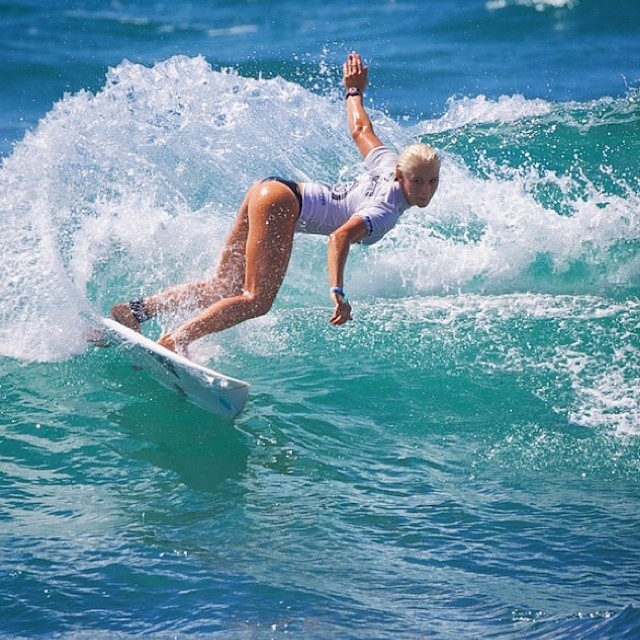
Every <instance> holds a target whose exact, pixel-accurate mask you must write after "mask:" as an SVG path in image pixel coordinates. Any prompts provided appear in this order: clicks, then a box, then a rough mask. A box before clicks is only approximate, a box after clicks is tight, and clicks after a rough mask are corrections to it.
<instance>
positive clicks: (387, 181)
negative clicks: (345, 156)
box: [296, 146, 409, 244]
mask: <svg viewBox="0 0 640 640" xmlns="http://www.w3.org/2000/svg"><path fill="white" fill-rule="evenodd" d="M397 161H398V154H397V153H394V152H393V151H391V149H389V148H388V147H384V146H382V147H376V148H375V149H372V150H371V151H370V152H369V153H368V154H367V157H366V158H365V160H364V163H365V167H366V168H367V173H365V174H363V175H362V176H359V177H358V178H356V179H355V180H352V181H351V182H342V183H338V184H334V185H326V184H322V183H318V182H304V183H302V208H301V210H300V217H299V218H298V222H297V225H296V231H300V232H302V233H317V234H322V235H329V234H330V233H332V232H334V231H335V230H336V229H338V228H339V227H341V226H342V225H343V224H344V223H345V222H346V221H347V220H349V218H351V217H352V216H354V215H355V216H359V217H360V218H362V219H363V220H364V223H365V224H366V225H367V230H368V234H367V236H365V238H363V240H362V243H363V244H373V243H374V242H377V241H378V240H380V238H382V236H384V235H385V233H387V232H388V231H390V230H391V229H392V228H393V227H394V226H395V224H396V222H397V221H398V218H399V217H400V215H401V214H402V212H403V211H405V210H406V209H408V208H409V205H408V204H407V202H406V200H405V199H404V195H403V194H402V190H401V189H400V184H399V183H398V181H397V180H396V163H397Z"/></svg>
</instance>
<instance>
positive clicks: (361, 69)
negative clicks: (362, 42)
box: [342, 51, 368, 78]
mask: <svg viewBox="0 0 640 640" xmlns="http://www.w3.org/2000/svg"><path fill="white" fill-rule="evenodd" d="M342 71H343V74H344V77H345V78H347V77H360V76H363V75H364V76H366V74H367V71H368V67H367V66H365V65H364V63H363V62H362V58H361V57H360V54H358V53H356V52H355V51H352V52H351V53H350V54H349V55H348V56H347V61H346V62H345V63H344V64H343V65H342Z"/></svg>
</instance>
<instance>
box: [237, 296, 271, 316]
mask: <svg viewBox="0 0 640 640" xmlns="http://www.w3.org/2000/svg"><path fill="white" fill-rule="evenodd" d="M242 295H243V296H244V297H245V299H246V300H247V302H248V303H249V310H250V313H251V316H252V317H253V318H258V317H259V316H264V315H265V314H267V313H269V311H271V307H272V306H273V301H274V299H275V297H274V296H260V295H255V294H253V293H251V292H249V291H245V292H244V293H243V294H242Z"/></svg>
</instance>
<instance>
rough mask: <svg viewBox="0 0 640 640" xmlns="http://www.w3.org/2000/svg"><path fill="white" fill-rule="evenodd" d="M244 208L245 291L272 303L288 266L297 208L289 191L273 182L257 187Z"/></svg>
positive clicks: (294, 199)
mask: <svg viewBox="0 0 640 640" xmlns="http://www.w3.org/2000/svg"><path fill="white" fill-rule="evenodd" d="M248 204H249V206H248V219H249V233H248V236H247V243H246V251H245V257H246V265H245V285H244V286H245V290H246V291H247V292H248V293H250V294H252V295H254V296H260V297H267V298H270V299H273V298H275V296H276V294H277V292H278V289H279V288H280V285H281V284H282V280H283V279H284V276H285V273H286V271H287V267H288V265H289V258H290V257H291V249H292V246H293V236H294V233H295V226H296V221H297V219H298V215H299V209H300V207H299V204H298V200H297V198H296V196H295V195H294V194H293V192H292V191H291V189H289V188H288V187H287V186H286V185H283V184H282V183H279V182H275V181H271V182H264V183H261V184H259V185H257V187H256V188H255V190H254V191H252V193H251V194H250V198H249V203H248Z"/></svg>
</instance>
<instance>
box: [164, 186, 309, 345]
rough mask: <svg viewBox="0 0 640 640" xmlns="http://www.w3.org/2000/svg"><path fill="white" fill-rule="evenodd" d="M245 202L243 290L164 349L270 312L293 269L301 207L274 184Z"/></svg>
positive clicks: (170, 338) (239, 226) (169, 338)
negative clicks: (294, 248) (294, 240)
mask: <svg viewBox="0 0 640 640" xmlns="http://www.w3.org/2000/svg"><path fill="white" fill-rule="evenodd" d="M245 203H246V205H247V206H246V217H245V215H243V214H244V213H245V211H244V204H245ZM245 203H243V208H241V211H240V216H239V219H238V221H237V223H236V226H235V227H234V231H236V230H237V231H238V237H239V238H240V237H242V236H244V237H245V238H246V249H245V252H244V257H245V262H246V264H245V269H244V290H243V291H238V292H234V293H232V294H231V295H230V296H228V297H226V298H222V299H220V300H218V301H217V302H215V303H214V304H212V305H211V306H209V307H208V308H207V309H205V311H203V312H202V313H201V314H199V315H198V316H196V317H195V318H193V319H192V320H189V321H188V322H186V323H185V324H183V325H182V326H181V327H179V328H178V329H176V330H175V331H174V332H172V333H170V334H167V335H166V336H164V337H163V338H162V339H161V340H160V344H163V345H164V346H166V347H169V348H170V349H174V350H175V348H176V346H177V345H180V346H182V345H185V346H186V345H187V344H189V343H190V342H193V341H194V340H197V339H198V338H201V337H202V336H204V335H207V334H209V333H213V332H216V331H223V330H224V329H228V328H229V327H232V326H233V325H236V324H238V323H240V322H243V321H244V320H248V319H249V318H255V317H257V316H260V315H264V314H265V313H267V312H268V311H269V309H270V308H271V305H272V304H273V301H274V300H275V297H276V295H277V293H278V290H279V289H280V285H281V284H282V280H283V279H284V276H285V273H286V270H287V267H288V265H289V258H290V257H291V249H292V246H293V234H294V231H295V224H296V220H297V218H298V214H299V205H298V201H297V199H296V197H295V196H294V195H293V193H292V192H291V190H290V189H289V188H288V187H286V186H285V185H283V184H281V183H279V182H275V181H272V182H265V183H259V184H257V185H254V186H253V187H252V188H251V190H250V191H249V193H248V195H247V198H246V199H245ZM245 233H246V235H245ZM232 235H233V234H232Z"/></svg>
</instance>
